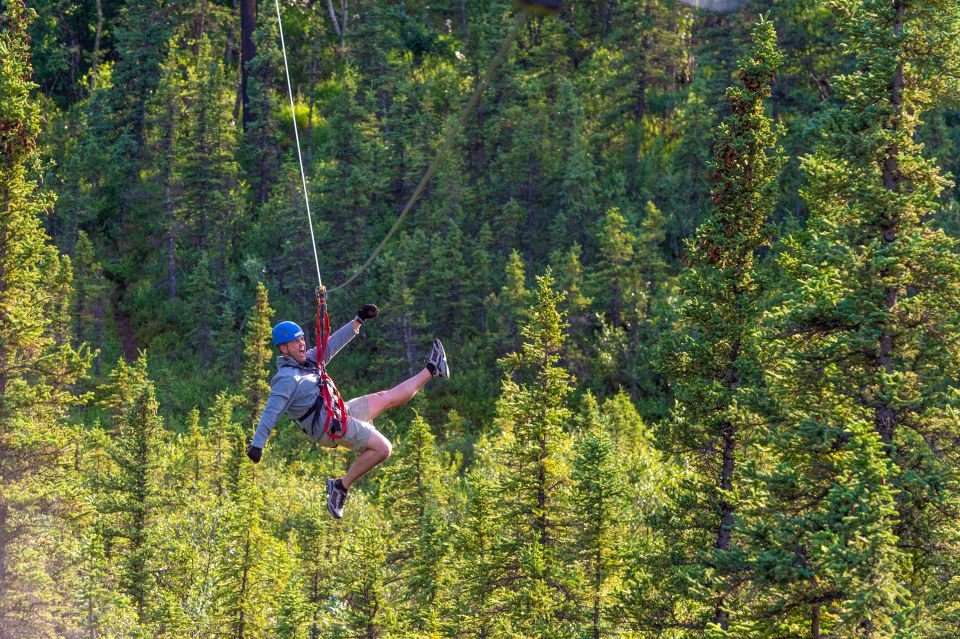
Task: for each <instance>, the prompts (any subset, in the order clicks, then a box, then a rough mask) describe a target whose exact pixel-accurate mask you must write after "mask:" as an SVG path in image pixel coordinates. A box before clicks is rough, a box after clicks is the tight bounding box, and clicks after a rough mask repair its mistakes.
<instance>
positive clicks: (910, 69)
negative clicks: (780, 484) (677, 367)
mask: <svg viewBox="0 0 960 639" xmlns="http://www.w3.org/2000/svg"><path fill="white" fill-rule="evenodd" d="M835 15H836V18H837V25H838V27H839V29H840V32H841V34H842V36H843V39H844V46H845V47H846V50H848V51H849V52H851V53H852V54H853V55H854V56H855V62H856V68H855V69H854V70H853V71H852V72H851V73H849V74H846V75H839V76H837V77H836V78H835V81H834V85H833V86H834V88H835V90H836V94H837V97H838V98H839V104H838V105H837V106H836V107H834V108H832V109H830V110H829V111H827V112H826V113H824V114H823V115H822V116H821V117H819V118H818V119H817V120H816V121H815V124H816V125H817V133H818V136H819V144H818V146H817V148H816V150H815V151H814V153H812V154H811V155H809V156H807V157H805V158H804V159H803V170H804V172H805V174H806V177H807V181H808V186H807V187H806V188H805V189H804V191H803V196H804V199H805V201H806V203H807V205H808V206H809V208H810V219H809V221H808V224H807V228H806V229H805V231H803V232H800V233H797V234H796V235H795V236H794V237H792V238H791V239H790V240H789V241H788V242H787V243H786V251H785V253H784V255H783V257H782V259H781V260H780V265H781V266H782V267H783V268H784V269H785V270H786V271H787V274H788V279H787V282H786V284H785V288H786V293H785V295H784V299H783V303H782V305H781V306H780V307H779V308H777V309H776V311H775V312H774V313H773V314H772V315H771V323H772V325H773V326H775V327H776V330H777V333H776V337H777V340H776V342H775V345H776V348H777V350H778V351H779V352H782V353H783V359H782V363H780V362H778V367H779V368H780V369H781V370H780V371H778V373H777V375H776V376H775V379H776V382H777V385H776V386H777V390H778V395H779V396H780V397H782V399H781V401H782V403H783V404H784V405H786V406H787V407H788V409H789V412H790V417H791V418H792V419H793V420H796V421H794V423H795V424H798V425H803V426H804V428H803V429H802V430H800V431H799V432H800V433H802V434H805V435H806V436H807V437H809V438H813V441H817V442H822V443H819V444H817V446H813V447H812V448H811V450H813V451H819V452H820V455H821V458H820V459H817V460H811V464H813V462H814V461H816V462H817V463H816V464H815V465H813V468H811V472H813V471H816V472H817V474H816V475H811V476H803V477H800V478H798V479H797V482H801V481H809V482H811V483H812V484H813V485H811V486H810V487H809V490H810V492H808V493H807V494H810V495H820V500H817V501H815V502H814V503H812V504H809V508H810V517H811V519H810V521H809V522H808V523H809V525H810V526H816V525H818V524H820V525H823V524H825V522H822V521H819V520H818V518H817V513H820V512H824V511H830V510H831V509H838V508H840V507H841V503H839V502H837V501H835V500H831V498H830V496H832V495H834V494H837V493H839V492H840V491H843V492H844V493H845V494H846V495H847V496H846V499H847V503H848V506H846V507H844V508H843V509H842V510H839V511H838V512H836V511H835V512H836V516H838V517H839V516H841V515H843V514H844V513H850V514H849V515H848V516H854V515H853V514H852V512H851V511H852V509H853V508H857V510H856V515H855V517H856V518H858V519H855V520H854V521H858V520H859V518H864V517H866V519H865V520H862V521H860V523H861V525H862V526H863V528H862V529H861V530H860V532H859V533H857V534H859V535H860V536H862V538H864V539H866V540H870V541H871V543H872V544H873V547H874V548H875V551H874V552H873V553H871V554H870V555H869V557H863V556H860V557H858V556H857V553H858V549H857V548H854V547H851V548H850V549H849V555H841V556H843V557H844V559H845V561H846V563H847V564H849V565H850V566H851V569H853V567H852V565H853V561H854V560H855V559H857V560H858V561H859V563H858V564H857V567H856V569H855V574H857V575H860V577H859V578H862V579H864V580H865V582H866V583H869V584H870V587H869V589H868V590H867V591H863V590H857V589H852V588H850V587H849V586H848V584H847V582H846V581H845V579H846V578H845V577H843V576H841V575H836V577H835V578H836V579H837V581H835V582H833V583H831V582H829V581H826V580H821V581H820V583H819V586H820V590H821V593H820V595H819V596H820V597H825V595H824V593H829V598H827V600H826V601H809V599H807V600H802V599H801V600H802V601H809V604H808V605H809V606H810V611H809V615H810V623H811V625H813V626H815V627H818V628H819V630H818V632H820V633H823V634H827V633H829V632H843V631H844V629H846V628H853V627H860V628H865V630H863V631H861V632H864V634H871V636H888V635H892V634H893V633H894V632H895V630H894V629H895V628H898V630H896V632H901V633H903V634H904V636H906V635H908V634H910V633H926V632H931V633H940V634H950V633H951V632H956V625H955V622H949V621H947V620H946V618H945V617H943V616H941V615H940V613H938V612H937V611H938V610H940V609H941V606H943V605H944V603H943V601H942V597H941V596H940V588H941V586H940V584H943V583H945V582H948V581H950V580H951V579H955V578H956V572H955V571H956V561H955V558H950V553H949V551H947V550H946V549H947V548H948V547H950V545H951V544H955V543H956V539H957V536H956V535H957V524H956V522H957V517H958V493H957V489H956V486H957V483H956V480H957V476H956V470H957V468H958V460H957V459H956V457H954V453H953V450H954V449H953V448H952V447H950V446H945V442H947V441H953V440H954V439H955V438H956V436H957V432H958V429H957V426H956V424H955V422H953V423H951V421H950V420H948V421H947V422H944V421H943V420H942V419H941V416H942V415H943V414H944V412H945V411H952V410H955V407H956V402H957V396H956V394H955V392H953V391H952V390H951V388H952V387H953V386H954V385H955V380H956V379H957V375H958V372H960V371H958V369H957V363H958V361H960V360H958V357H957V355H958V352H957V342H956V327H957V326H958V315H957V309H958V308H960V306H958V303H960V287H958V282H960V278H958V275H960V259H958V257H957V243H956V240H955V239H954V238H951V237H948V236H947V235H946V234H945V233H944V232H943V231H942V230H940V229H939V228H937V226H936V224H935V223H932V222H931V220H932V219H933V218H934V217H935V213H936V211H937V199H938V197H939V196H940V194H941V193H942V192H943V191H944V189H945V188H946V187H947V186H948V184H949V182H948V181H947V179H946V178H945V177H944V176H943V175H942V173H941V171H940V170H939V168H938V166H937V163H936V161H935V160H934V159H931V158H929V157H928V155H927V154H926V153H925V152H924V149H923V145H922V144H921V143H920V142H919V141H918V139H917V133H918V129H919V127H920V125H921V123H922V120H921V118H922V117H923V114H924V113H927V112H930V111H931V110H933V109H936V108H938V107H939V106H941V105H944V104H946V103H948V101H952V100H955V99H956V98H957V96H958V95H960V83H958V82H957V80H956V77H957V76H956V73H955V72H953V73H951V70H952V69H956V68H957V66H958V64H960V48H958V47H960V7H958V6H957V4H956V3H954V2H943V1H939V0H895V1H894V2H881V1H876V0H863V1H858V2H852V1H851V2H845V3H838V4H837V5H836V12H835ZM868 17H869V19H868ZM826 402H832V404H831V405H829V408H832V412H828V410H829V408H828V406H827V405H826ZM825 413H826V414H825ZM839 415H842V416H843V418H844V419H845V420H847V421H840V420H839V418H838V417H836V416H839ZM864 424H872V430H873V435H871V434H870V433H863V432H861V431H860V429H861V427H862V426H863V425H864ZM798 436H799V435H798ZM872 436H875V437H876V438H878V440H879V444H880V446H881V449H880V450H878V451H875V452H876V454H879V455H881V461H882V462H883V463H884V464H885V465H886V468H885V469H884V470H881V469H878V468H876V466H877V464H878V463H879V462H877V461H875V460H873V459H872V458H869V461H864V462H863V470H862V471H858V472H857V473H856V474H854V475H853V476H852V477H851V475H850V474H849V472H851V471H847V470H846V469H842V468H840V467H838V466H837V461H836V460H835V457H836V456H837V455H838V454H839V453H844V454H850V455H853V454H856V455H863V456H865V455H866V454H867V453H866V452H864V451H865V449H866V448H868V447H870V446H872V445H873V444H872V443H868V440H869V439H870V437H872ZM826 443H829V444H830V446H825V444H826ZM855 446H860V447H861V448H855ZM796 447H797V448H799V447H800V443H797V444H796ZM833 449H836V451H838V452H834V451H833ZM789 450H791V451H793V452H796V453H797V454H799V452H797V451H796V450H795V448H794V447H791V448H790V449H789ZM828 470H829V471H832V472H838V474H836V475H833V476H832V481H831V482H827V483H826V485H824V475H823V473H824V472H826V471H828ZM841 470H843V471H844V472H843V473H840V472H839V471H841ZM789 476H791V477H792V476H793V473H792V472H791V473H790V475H789ZM853 478H856V480H854V479H853ZM771 481H775V480H774V479H771ZM814 486H817V487H819V488H822V489H823V490H822V491H821V492H819V493H817V492H814V490H813V489H814ZM858 486H859V488H858ZM796 488H799V485H798V486H796ZM828 488H829V492H826V493H825V492H823V491H826V490H827V489H828ZM851 492H852V494H851ZM867 494H869V495H870V496H871V503H873V504H874V506H873V515H872V517H868V515H867V514H866V513H865V508H864V501H865V500H866V499H867V497H866V495H867ZM894 495H895V497H893V496H894ZM884 496H885V499H887V500H888V503H887V504H884V503H882V499H883V498H884ZM890 499H893V502H892V503H893V505H894V506H895V508H896V513H895V514H887V513H884V512H883V509H884V508H887V507H888V505H889V500H890ZM821 500H822V501H821ZM851 525H852V524H849V523H845V524H844V527H845V529H848V528H849V527H850V526H851ZM814 531H817V532H819V533H820V534H827V532H828V531H830V528H826V529H822V528H812V529H810V530H808V531H807V532H805V533H804V534H805V535H807V536H809V535H811V534H813V532H814ZM831 534H839V533H832V532H831ZM851 534H853V531H852V530H851ZM874 540H875V541H874ZM891 540H895V541H896V546H897V551H898V552H897V553H895V552H894V551H893V550H892V549H891V548H890V547H889V543H890V542H891ZM950 540H952V541H950ZM851 546H852V543H851ZM781 549H782V550H786V548H785V547H782V548H781ZM808 550H809V547H808V546H807V545H806V544H803V545H800V546H798V547H797V550H796V551H795V552H797V553H805V552H808ZM831 560H835V559H834V558H833V557H831ZM806 561H808V562H810V565H811V569H814V568H815V567H816V566H819V565H831V566H832V565H833V564H827V563H826V558H824V559H823V563H822V564H821V563H820V562H819V561H814V558H813V557H810V558H808V559H806ZM866 566H869V567H871V570H872V572H871V573H869V574H864V571H865V570H866V568H865V567H866ZM904 587H905V588H906V589H907V590H908V592H909V596H908V598H906V599H904V598H902V597H903V591H902V589H903V588H904ZM784 588H785V589H787V588H788V586H787V585H786V584H784ZM807 596H808V598H809V597H812V596H816V595H815V594H810V595H807ZM784 597H787V598H788V600H793V601H795V600H796V599H797V598H799V594H798V593H796V592H795V591H793V592H791V593H784ZM784 605H786V604H784ZM831 629H833V630H831Z"/></svg>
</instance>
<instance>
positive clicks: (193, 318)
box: [186, 252, 220, 366]
mask: <svg viewBox="0 0 960 639" xmlns="http://www.w3.org/2000/svg"><path fill="white" fill-rule="evenodd" d="M187 296H188V299H189V302H188V304H187V307H188V309H189V311H190V316H189V317H190V323H189V328H188V329H187V331H186V332H187V337H188V339H189V340H191V342H192V349H191V350H195V351H196V352H198V354H199V355H200V362H201V364H203V365H204V366H209V365H210V364H211V363H212V361H213V340H214V335H215V334H216V324H217V322H218V319H219V318H218V317H217V307H218V306H219V301H220V289H218V287H217V286H216V282H215V280H214V278H213V273H212V272H211V268H210V259H209V258H208V254H207V253H206V252H204V253H201V254H200V258H199V259H198V260H197V262H196V264H194V266H193V270H192V271H191V273H190V279H189V280H188V281H187Z"/></svg>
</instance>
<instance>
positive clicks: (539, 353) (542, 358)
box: [495, 271, 574, 636]
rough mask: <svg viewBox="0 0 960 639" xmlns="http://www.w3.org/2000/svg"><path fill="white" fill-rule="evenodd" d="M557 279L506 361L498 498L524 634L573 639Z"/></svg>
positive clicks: (547, 280) (541, 289) (565, 378)
mask: <svg viewBox="0 0 960 639" xmlns="http://www.w3.org/2000/svg"><path fill="white" fill-rule="evenodd" d="M552 286H553V277H552V275H551V274H550V272H549V271H547V273H546V274H545V275H543V276H540V277H538V278H537V298H536V301H535V303H534V305H533V306H531V307H530V308H529V309H528V310H527V317H528V318H529V319H528V323H527V324H525V325H524V326H523V327H522V328H521V335H522V339H523V345H522V348H521V350H520V351H519V352H516V353H512V354H509V355H507V356H506V357H504V358H503V359H502V360H500V363H501V365H502V366H503V368H504V370H505V373H506V375H505V377H504V379H503V390H502V392H501V395H500V399H499V402H498V421H499V422H500V424H501V425H502V427H503V429H504V431H505V432H504V433H503V435H502V436H501V437H502V441H501V443H500V445H499V447H498V451H497V462H498V466H499V468H501V469H502V470H501V471H500V475H499V478H498V480H499V481H498V485H497V488H496V491H497V492H496V494H497V495H498V498H499V501H500V503H501V504H502V505H503V508H502V510H501V512H500V513H499V527H500V535H501V536H500V539H499V540H498V543H497V544H496V551H495V552H496V555H497V558H498V565H497V568H496V571H497V572H498V573H499V574H500V575H501V579H502V582H503V583H511V584H513V585H512V586H511V587H509V588H508V589H507V590H506V591H503V592H501V593H500V595H499V596H501V597H502V601H503V602H504V605H505V606H506V607H507V609H508V610H509V611H510V612H509V616H510V620H511V623H512V624H513V631H514V632H517V633H520V634H533V635H544V634H549V635H550V636H572V635H573V633H574V628H573V625H572V624H571V623H570V621H569V620H570V619H571V616H572V610H571V606H572V601H571V594H572V593H571V589H572V583H573V581H574V575H572V574H570V568H569V567H566V566H564V564H563V552H564V547H565V544H566V542H567V540H568V537H569V534H570V528H569V526H570V522H569V518H570V515H569V507H570V506H569V489H570V486H569V482H570V468H569V464H568V455H569V438H568V436H567V433H566V421H567V420H568V418H569V417H570V411H569V409H568V408H567V406H566V400H567V396H568V394H569V392H570V379H569V374H568V373H567V372H566V371H565V370H564V369H563V368H560V367H559V366H558V362H559V353H560V350H561V349H562V347H563V341H564V336H563V325H564V321H563V316H562V315H561V314H560V313H559V312H558V311H557V304H558V303H559V302H560V301H561V300H562V299H563V295H562V294H559V293H555V292H554V291H553V290H552Z"/></svg>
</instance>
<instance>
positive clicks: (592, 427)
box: [571, 395, 626, 639]
mask: <svg viewBox="0 0 960 639" xmlns="http://www.w3.org/2000/svg"><path fill="white" fill-rule="evenodd" d="M584 404H585V408H586V409H587V415H586V420H585V421H586V423H585V424H584V432H583V433H582V434H581V435H580V437H579V438H578V440H577V444H576V449H577V453H576V457H575V458H574V462H573V465H574V468H573V473H572V475H571V478H572V479H573V482H574V500H575V503H576V504H577V508H576V510H575V514H574V520H575V522H576V530H577V533H576V537H575V540H574V542H573V549H574V552H573V558H572V560H573V561H575V562H578V563H580V565H581V566H582V567H583V573H584V575H583V585H582V587H581V594H580V597H581V598H582V599H583V600H584V603H585V604H586V605H585V606H583V608H585V609H584V610H581V612H580V615H578V617H579V618H580V619H582V620H583V621H582V622H581V623H582V625H581V628H582V629H581V631H580V632H581V635H585V636H592V637H593V638H594V639H600V637H602V636H606V635H607V634H608V633H609V632H610V630H611V628H612V621H611V619H610V618H609V614H608V612H609V611H608V608H609V607H610V605H611V603H612V598H611V596H610V595H611V592H612V590H613V586H615V585H616V577H617V573H618V572H620V565H619V564H621V563H622V561H621V556H622V552H621V550H622V549H621V548H620V543H621V539H622V536H623V535H624V534H625V532H626V528H625V526H624V524H625V523H626V521H625V519H624V518H623V516H622V515H623V510H624V506H625V502H624V498H625V497H626V491H625V486H624V483H623V473H622V469H621V468H620V460H619V458H618V457H617V456H616V454H615V449H614V445H613V441H612V440H611V439H610V436H609V435H608V434H607V432H605V430H604V428H603V425H602V424H601V419H600V414H599V411H598V409H597V404H596V400H594V399H593V396H592V395H587V399H586V401H585V402H584Z"/></svg>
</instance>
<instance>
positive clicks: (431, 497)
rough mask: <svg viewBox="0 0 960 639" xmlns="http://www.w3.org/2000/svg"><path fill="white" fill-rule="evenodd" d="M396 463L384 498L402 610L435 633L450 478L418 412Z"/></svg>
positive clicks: (416, 625)
mask: <svg viewBox="0 0 960 639" xmlns="http://www.w3.org/2000/svg"><path fill="white" fill-rule="evenodd" d="M394 460H395V461H394V463H393V465H392V466H391V467H390V468H389V469H388V470H387V473H386V476H385V477H384V484H383V489H382V490H383V498H384V503H385V504H386V506H387V508H388V512H389V514H390V520H391V522H392V527H393V539H394V540H395V541H394V543H393V544H392V548H391V552H390V560H391V563H393V564H394V567H393V571H394V572H395V574H396V575H397V578H399V580H400V583H401V588H402V589H403V591H404V594H403V595H402V596H401V601H403V602H404V605H403V609H402V610H401V611H398V612H400V614H401V616H402V618H403V619H404V621H405V622H406V624H407V625H408V628H410V630H411V631H413V632H420V633H430V632H436V631H437V630H438V628H437V627H436V625H435V623H434V620H435V617H436V616H437V615H440V614H442V613H443V612H444V610H443V609H444V608H445V607H446V605H447V603H448V602H447V601H445V599H444V594H445V592H446V589H447V588H448V587H449V583H448V581H449V580H450V579H451V575H450V573H449V572H448V562H449V556H448V555H449V541H448V539H447V538H446V536H445V535H444V520H445V518H446V516H447V509H448V508H449V504H448V500H449V494H448V493H449V488H448V486H449V485H450V483H451V480H452V477H449V475H448V473H447V472H445V471H444V468H443V466H442V464H441V459H440V456H439V454H438V451H437V449H436V444H435V443H434V436H433V433H431V432H430V425H429V424H427V422H426V421H425V420H424V419H423V418H422V417H420V415H416V416H415V417H414V419H413V423H412V424H411V425H410V428H409V430H408V431H407V433H406V435H405V436H404V437H402V438H401V439H400V441H399V442H398V446H397V452H396V454H395V455H394Z"/></svg>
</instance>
